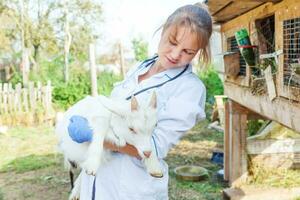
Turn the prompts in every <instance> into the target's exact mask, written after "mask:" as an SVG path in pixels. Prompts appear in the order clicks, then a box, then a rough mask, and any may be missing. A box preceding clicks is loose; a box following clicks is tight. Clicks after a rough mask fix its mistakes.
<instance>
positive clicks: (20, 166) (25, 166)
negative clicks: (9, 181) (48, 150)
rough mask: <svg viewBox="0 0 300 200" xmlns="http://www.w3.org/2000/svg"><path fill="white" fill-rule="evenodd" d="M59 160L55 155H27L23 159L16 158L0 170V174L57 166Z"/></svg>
mask: <svg viewBox="0 0 300 200" xmlns="http://www.w3.org/2000/svg"><path fill="white" fill-rule="evenodd" d="M59 162H60V160H59V159H58V157H57V155H55V154H49V155H43V156H41V155H40V156H38V155H29V156H25V157H18V158H16V159H15V160H13V161H11V162H9V163H7V164H5V165H4V166H3V167H2V168H0V172H12V171H14V172H16V173H24V172H27V171H32V170H37V169H42V168H46V167H50V166H53V165H58V164H59Z"/></svg>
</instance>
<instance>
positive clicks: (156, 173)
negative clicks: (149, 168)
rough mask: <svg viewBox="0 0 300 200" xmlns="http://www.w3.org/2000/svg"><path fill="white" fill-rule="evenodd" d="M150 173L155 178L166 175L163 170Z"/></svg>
mask: <svg viewBox="0 0 300 200" xmlns="http://www.w3.org/2000/svg"><path fill="white" fill-rule="evenodd" d="M150 175H151V176H153V177H155V178H162V177H163V176H164V175H163V173H161V172H155V173H150Z"/></svg>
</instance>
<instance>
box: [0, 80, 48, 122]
mask: <svg viewBox="0 0 300 200" xmlns="http://www.w3.org/2000/svg"><path fill="white" fill-rule="evenodd" d="M51 91H52V89H51V82H50V81H48V83H47V85H44V86H43V85H42V84H41V82H37V83H36V84H34V83H33V82H29V84H28V88H22V84H21V83H18V84H16V85H15V88H13V87H12V84H11V83H0V116H1V120H0V121H1V122H0V123H2V124H7V125H12V124H13V125H14V124H19V123H20V122H22V121H26V119H22V118H29V119H27V121H28V120H29V121H30V122H27V124H28V123H29V124H32V123H35V122H41V121H45V120H47V119H49V118H51V117H52V114H51V113H52V110H53V109H52V92H51ZM38 115H39V116H38ZM37 116H38V119H37ZM4 118H5V119H4ZM8 118H12V119H8ZM18 118H21V119H18ZM41 118H43V119H41ZM16 121H17V122H16Z"/></svg>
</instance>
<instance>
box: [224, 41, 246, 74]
mask: <svg viewBox="0 0 300 200" xmlns="http://www.w3.org/2000/svg"><path fill="white" fill-rule="evenodd" d="M227 44H228V45H227V46H228V48H227V51H230V52H238V53H239V54H240V72H239V74H238V75H241V76H246V61H245V60H244V58H243V56H242V55H241V53H240V50H239V47H238V43H237V41H236V39H235V36H233V37H229V38H227Z"/></svg>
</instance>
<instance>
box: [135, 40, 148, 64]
mask: <svg viewBox="0 0 300 200" xmlns="http://www.w3.org/2000/svg"><path fill="white" fill-rule="evenodd" d="M132 46H133V50H134V55H135V59H136V60H137V61H142V60H145V59H146V58H147V57H148V43H147V42H145V41H144V40H143V39H142V38H134V39H133V40H132Z"/></svg>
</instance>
